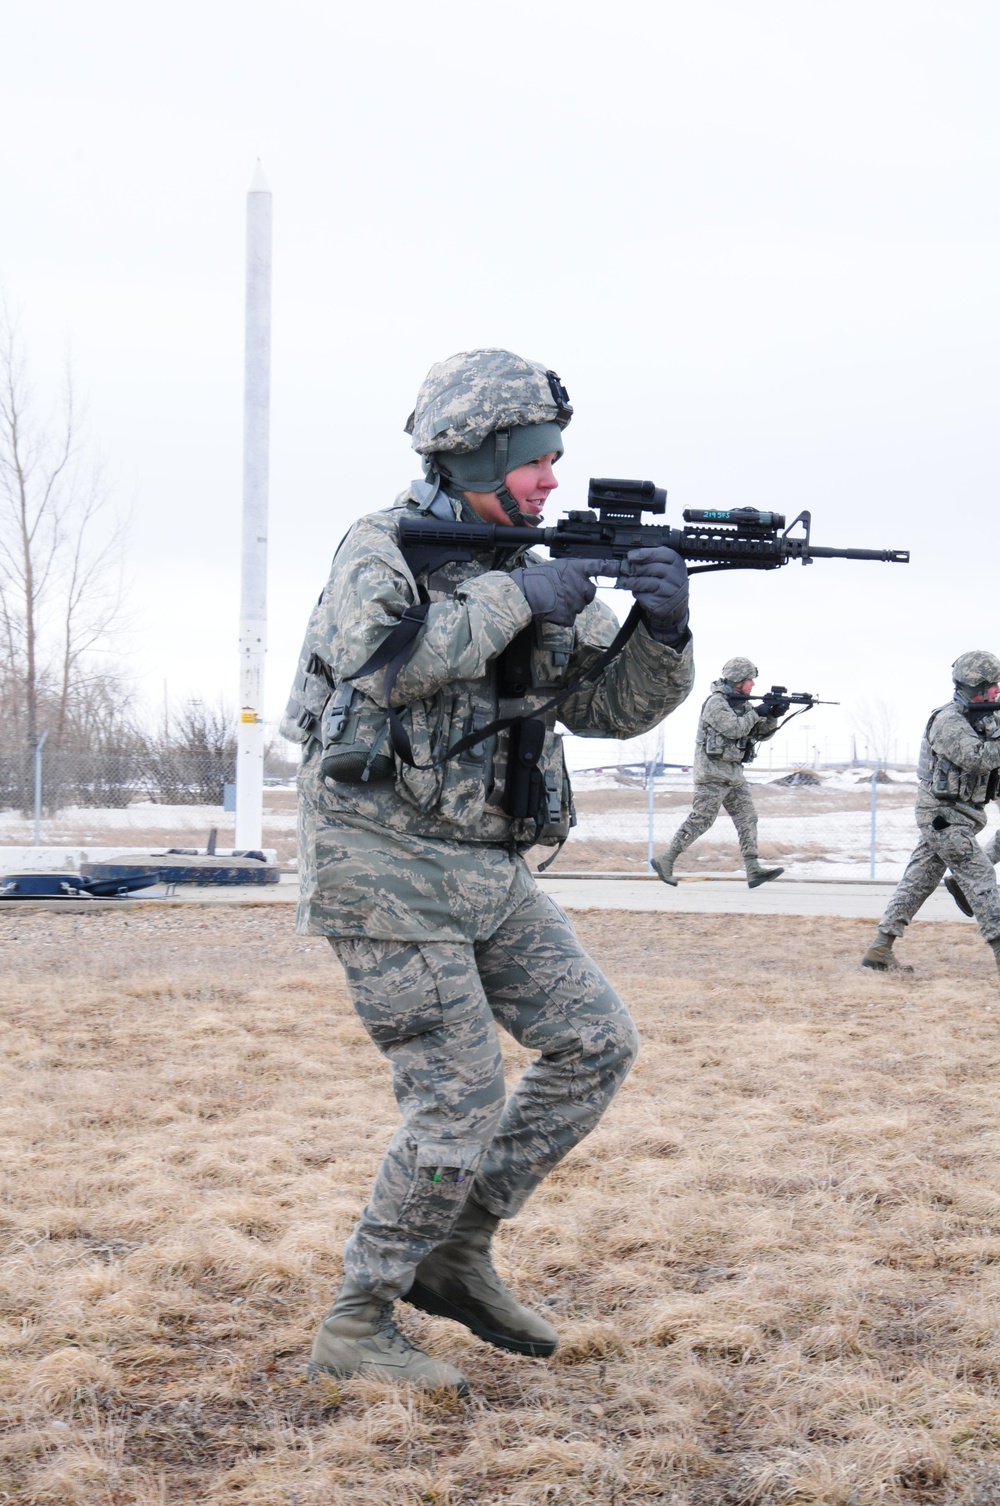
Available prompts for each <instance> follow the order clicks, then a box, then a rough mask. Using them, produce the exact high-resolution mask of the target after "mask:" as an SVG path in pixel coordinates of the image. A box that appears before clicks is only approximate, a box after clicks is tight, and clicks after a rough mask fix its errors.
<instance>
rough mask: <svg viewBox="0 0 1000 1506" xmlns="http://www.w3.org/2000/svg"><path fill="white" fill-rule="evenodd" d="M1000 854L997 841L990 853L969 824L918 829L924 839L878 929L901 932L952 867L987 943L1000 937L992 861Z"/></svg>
mask: <svg viewBox="0 0 1000 1506" xmlns="http://www.w3.org/2000/svg"><path fill="white" fill-rule="evenodd" d="M997 857H1000V846H998V844H997V841H996V839H994V840H993V841H992V842H991V843H990V845H989V847H988V848H987V850H986V851H984V850H983V848H982V847H980V845H979V843H978V842H977V841H976V834H975V832H974V831H973V830H972V828H971V827H970V826H959V825H957V824H956V825H954V826H945V827H943V828H942V829H941V830H940V831H936V830H935V829H934V827H933V826H930V825H927V826H921V827H920V841H919V842H918V843H917V845H916V847H915V848H914V850H913V855H912V857H911V858H910V861H909V862H908V863H907V865H906V869H905V871H904V873H903V877H902V878H901V879H900V881H899V883H898V884H897V885H896V889H895V892H894V893H893V896H892V898H891V899H890V901H889V903H888V905H887V906H886V911H885V914H884V915H883V917H882V919H881V921H880V922H879V930H880V931H885V932H886V933H887V935H890V936H902V934H903V931H904V929H905V928H906V926H907V925H909V923H910V921H911V920H912V919H913V917H914V915H916V913H917V911H918V910H919V909H920V906H921V905H922V904H923V902H924V900H925V899H929V898H930V896H931V895H932V894H933V893H934V890H935V889H936V888H937V886H938V884H939V883H940V882H941V880H942V879H943V878H944V875H945V873H946V872H947V871H948V869H951V872H952V873H953V874H954V876H955V878H956V879H957V880H958V882H959V884H960V885H961V887H962V890H963V892H964V893H965V897H966V898H967V900H968V901H969V904H970V905H971V906H972V913H973V914H974V915H975V917H976V921H977V923H978V925H979V929H980V931H981V932H982V934H983V939H984V940H985V941H996V940H997V938H998V937H1000V898H998V896H997V879H996V873H995V871H994V868H993V864H994V863H995V862H996V861H997Z"/></svg>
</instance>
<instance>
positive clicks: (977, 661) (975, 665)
mask: <svg viewBox="0 0 1000 1506" xmlns="http://www.w3.org/2000/svg"><path fill="white" fill-rule="evenodd" d="M951 677H952V679H953V680H954V682H955V685H956V687H957V688H958V690H959V692H960V693H962V692H964V694H965V695H966V696H968V695H978V694H980V693H981V692H982V691H984V690H986V689H988V687H989V686H990V685H997V684H1000V659H998V658H997V656H996V654H991V653H989V652H988V651H987V650H986V649H984V648H974V649H972V650H971V651H970V652H969V653H967V654H959V656H958V658H957V659H956V660H955V662H954V664H953V665H952V666H951Z"/></svg>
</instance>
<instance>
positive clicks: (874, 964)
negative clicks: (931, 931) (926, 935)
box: [861, 931, 913, 973]
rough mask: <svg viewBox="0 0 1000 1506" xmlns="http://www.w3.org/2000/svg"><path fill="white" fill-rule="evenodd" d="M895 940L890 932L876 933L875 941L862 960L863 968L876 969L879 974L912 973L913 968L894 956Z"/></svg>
mask: <svg viewBox="0 0 1000 1506" xmlns="http://www.w3.org/2000/svg"><path fill="white" fill-rule="evenodd" d="M895 940H896V938H895V936H890V935H889V933H888V931H876V932H875V940H874V941H873V942H872V944H871V946H870V947H869V948H868V950H867V952H866V953H865V955H864V956H863V957H862V959H861V966H862V967H871V968H874V969H875V971H876V972H877V973H912V972H913V969H912V967H907V965H906V963H905V962H900V960H899V958H898V957H896V956H895V955H894V954H893V950H892V948H893V943H894V942H895Z"/></svg>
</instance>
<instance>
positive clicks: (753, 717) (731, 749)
mask: <svg viewBox="0 0 1000 1506" xmlns="http://www.w3.org/2000/svg"><path fill="white" fill-rule="evenodd" d="M756 679H757V666H756V665H755V664H752V663H751V662H750V660H749V659H740V658H736V659H728V660H727V661H726V663H725V664H724V665H723V666H722V676H721V678H720V679H718V680H715V681H714V682H713V684H712V694H711V695H710V696H709V698H708V700H707V701H706V702H705V704H704V706H703V707H702V708H701V716H700V718H699V720H698V735H697V740H696V742H695V752H694V803H693V807H692V810H691V814H690V815H689V816H688V817H687V819H686V820H685V821H683V822H682V824H681V825H680V826H679V827H678V829H677V831H676V832H675V833H674V838H673V841H672V842H671V843H670V846H669V847H668V848H667V850H666V851H665V852H662V853H661V854H660V856H659V857H658V858H655V859H654V861H653V867H654V868H655V870H656V872H657V873H658V874H659V876H660V878H661V879H662V880H663V882H664V883H665V884H674V885H676V884H677V879H676V878H675V877H674V863H675V862H676V861H677V859H678V857H680V855H681V853H682V852H683V851H684V850H685V848H687V847H690V846H691V844H692V842H696V841H697V840H698V838H699V837H701V836H704V834H705V832H706V831H708V829H709V828H710V827H711V826H713V825H714V824H715V822H716V820H717V819H718V815H719V811H720V810H722V809H725V810H726V811H727V812H728V813H729V815H730V816H731V817H732V819H733V825H734V826H735V827H736V832H737V835H738V837H739V840H740V854H741V856H742V858H743V864H744V867H745V868H746V874H747V883H748V884H749V886H750V888H751V889H756V888H757V886H758V885H759V884H766V883H767V882H768V880H769V879H776V878H777V877H778V875H779V874H781V873H784V871H785V870H784V869H783V868H762V867H761V864H760V858H759V856H758V853H757V811H756V808H755V806H754V803H753V798H752V796H751V794H750V786H749V784H748V783H747V779H746V775H745V774H744V773H743V767H744V765H745V764H748V763H750V761H751V760H752V759H753V758H754V757H756V753H757V745H758V744H759V743H761V742H764V741H765V740H766V739H767V738H769V737H773V736H774V734H775V732H776V731H777V730H778V723H779V721H780V720H781V718H782V717H783V716H784V715H785V713H786V712H787V711H788V706H789V703H788V701H786V700H782V699H780V698H777V697H773V696H772V695H771V694H770V693H769V694H768V695H766V696H765V697H764V699H763V700H762V701H761V703H760V709H759V710H756V709H755V708H754V707H753V706H752V705H751V704H750V701H749V699H748V698H749V696H750V695H751V694H752V692H753V687H754V682H755V681H756Z"/></svg>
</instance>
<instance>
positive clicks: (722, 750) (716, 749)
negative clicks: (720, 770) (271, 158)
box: [705, 726, 754, 763]
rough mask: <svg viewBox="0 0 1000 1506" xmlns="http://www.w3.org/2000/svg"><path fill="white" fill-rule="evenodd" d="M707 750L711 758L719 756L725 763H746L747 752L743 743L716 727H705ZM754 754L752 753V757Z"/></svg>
mask: <svg viewBox="0 0 1000 1506" xmlns="http://www.w3.org/2000/svg"><path fill="white" fill-rule="evenodd" d="M705 752H706V753H707V754H708V756H709V758H719V759H721V760H722V762H723V763H745V762H747V761H748V760H747V759H746V752H745V749H744V747H743V744H742V743H736V742H733V740H732V738H729V737H724V736H723V735H722V733H721V732H719V731H717V730H716V728H715V727H709V726H706V727H705ZM753 756H754V755H753V754H752V753H751V754H750V757H751V758H752V757H753Z"/></svg>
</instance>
